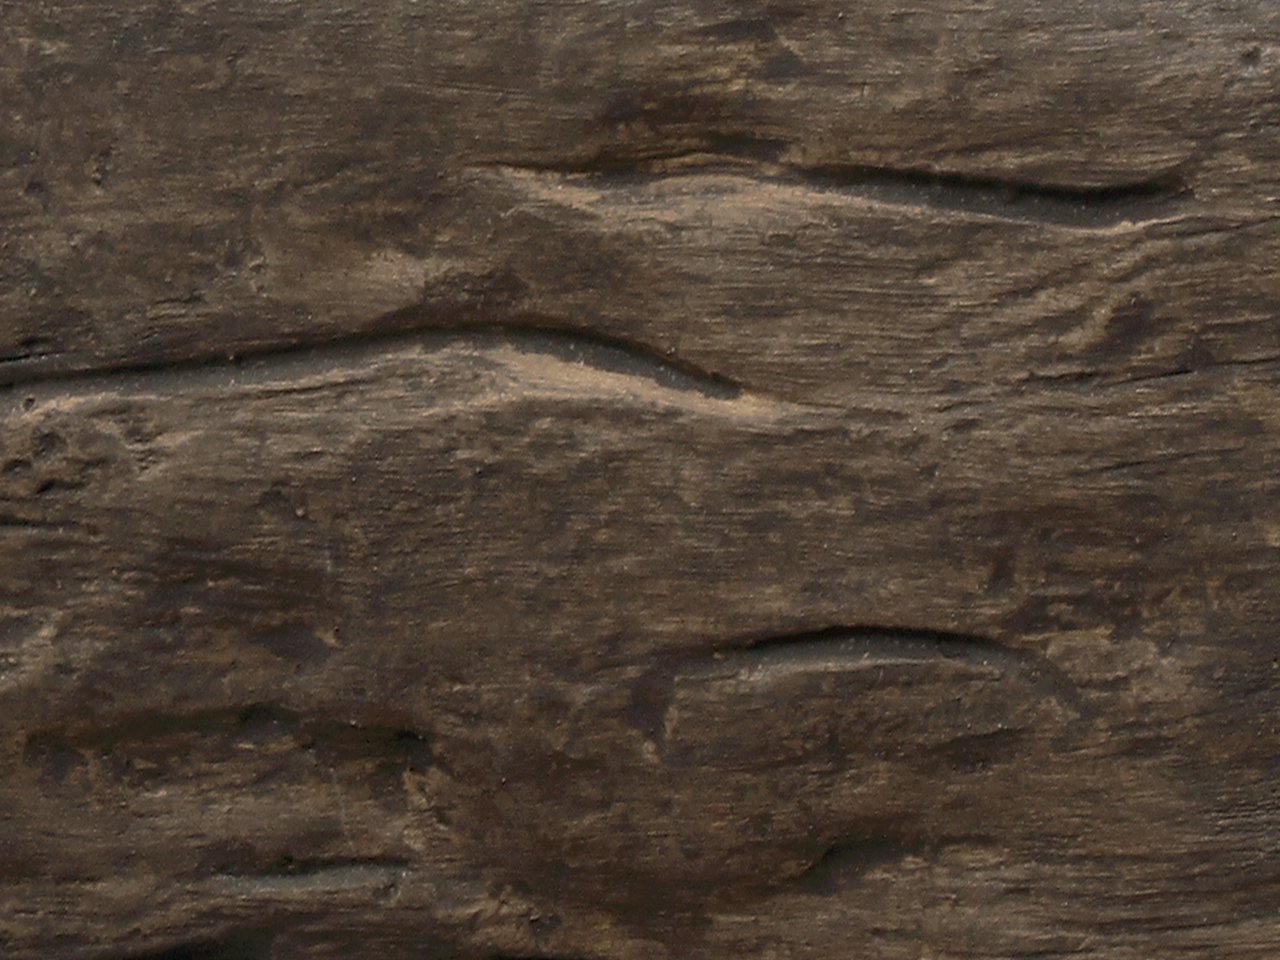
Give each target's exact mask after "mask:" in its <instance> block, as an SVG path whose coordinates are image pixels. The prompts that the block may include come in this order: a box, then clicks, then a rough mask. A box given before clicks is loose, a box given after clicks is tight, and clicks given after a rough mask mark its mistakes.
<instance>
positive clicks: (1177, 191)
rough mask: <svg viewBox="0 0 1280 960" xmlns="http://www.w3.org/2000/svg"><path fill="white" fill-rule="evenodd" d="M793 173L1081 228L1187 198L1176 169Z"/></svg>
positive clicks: (850, 168) (823, 183) (1148, 216)
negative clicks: (1034, 178) (1100, 178)
mask: <svg viewBox="0 0 1280 960" xmlns="http://www.w3.org/2000/svg"><path fill="white" fill-rule="evenodd" d="M796 172H797V173H798V174H799V175H800V177H801V178H802V179H804V180H805V181H806V182H808V183H810V184H812V185H814V186H817V187H826V188H828V189H842V190H852V191H854V192H857V193H859V194H862V195H866V196H870V197H873V198H875V199H879V200H884V201H887V202H890V203H895V202H896V203H903V204H912V205H920V206H931V207H939V208H941V209H946V210H959V211H964V212H970V213H983V214H989V215H992V216H998V217H1004V218H1007V219H1015V220H1041V221H1045V222H1048V223H1056V224H1060V225H1063V226H1074V227H1084V228H1089V227H1109V226H1112V225H1114V224H1117V223H1121V222H1123V221H1126V220H1128V221H1132V222H1135V223H1136V222H1142V221H1147V220H1158V219H1163V218H1165V217H1167V216H1169V215H1170V214H1171V213H1174V212H1176V209H1175V208H1176V207H1177V205H1178V202H1179V201H1181V200H1186V199H1190V198H1191V196H1192V194H1191V190H1190V188H1189V187H1188V186H1187V184H1186V183H1185V182H1184V181H1183V179H1182V177H1181V176H1180V175H1179V174H1177V173H1164V174H1159V175H1157V176H1153V177H1150V178H1148V179H1144V180H1138V181H1133V182H1130V183H1121V184H1109V185H1107V186H1101V187H1078V186H1068V185H1064V184H1044V183H1034V182H1030V181H1022V180H1009V179H1002V178H1000V177H986V176H969V175H962V174H955V173H938V172H933V171H927V170H912V169H894V168H889V167H873V166H861V165H856V164H850V165H846V166H817V167H807V168H803V169H797V170H796Z"/></svg>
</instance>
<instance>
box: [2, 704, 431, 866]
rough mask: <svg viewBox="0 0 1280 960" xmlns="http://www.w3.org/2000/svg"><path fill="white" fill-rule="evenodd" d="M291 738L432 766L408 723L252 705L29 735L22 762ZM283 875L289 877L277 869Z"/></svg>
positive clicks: (340, 751) (325, 748)
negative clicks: (203, 742) (314, 716)
mask: <svg viewBox="0 0 1280 960" xmlns="http://www.w3.org/2000/svg"><path fill="white" fill-rule="evenodd" d="M281 737H290V738H292V739H294V740H295V741H297V743H298V745H299V747H300V748H305V749H314V750H319V751H321V752H323V753H325V754H326V755H329V756H332V757H335V758H344V757H349V756H356V757H361V758H365V757H380V758H384V759H392V760H396V761H399V762H402V763H404V764H405V765H407V766H409V767H410V768H412V769H415V770H419V771H421V770H424V769H425V768H427V767H429V766H431V765H433V764H434V763H435V757H434V755H433V753H432V751H431V745H430V741H429V738H428V737H427V736H425V735H424V734H422V733H419V732H418V731H416V730H413V729H410V728H409V727H408V725H406V724H400V723H394V722H393V723H379V724H351V723H347V722H340V721H335V720H309V719H307V718H305V717H303V716H302V715H301V714H298V713H296V712H294V711H292V710H286V709H284V708H282V707H279V706H277V705H275V704H270V703H253V704H248V705H246V706H232V707H226V708H221V709H212V710H200V711H193V712H190V713H172V714H170V713H162V712H158V711H144V712H140V713H135V714H131V715H128V716H123V717H119V718H116V719H114V720H113V721H111V722H108V723H104V724H101V725H98V726H94V727H89V728H87V729H79V730H63V729H47V730H39V731H34V732H32V733H30V734H29V735H28V736H27V738H26V741H25V743H24V747H23V759H24V761H25V762H26V763H28V764H30V765H33V766H45V765H49V764H51V763H53V764H56V762H57V761H58V759H59V758H61V757H65V756H67V755H68V754H70V753H75V752H82V751H83V752H88V753H97V754H103V755H105V754H110V753H112V752H113V751H116V750H118V749H121V748H125V747H133V746H146V745H153V746H155V745H160V746H164V745H168V746H171V747H172V748H173V749H175V750H177V749H182V748H183V747H182V744H184V743H188V742H190V741H191V740H193V739H199V738H218V739H224V740H225V739H230V740H262V739H278V738H281ZM280 866H281V872H289V870H288V869H286V868H287V865H284V864H282V865H280Z"/></svg>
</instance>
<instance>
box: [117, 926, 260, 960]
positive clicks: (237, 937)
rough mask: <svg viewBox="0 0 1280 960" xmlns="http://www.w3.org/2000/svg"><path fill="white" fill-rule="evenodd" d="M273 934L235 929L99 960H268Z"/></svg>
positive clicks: (257, 930) (258, 930) (256, 930)
mask: <svg viewBox="0 0 1280 960" xmlns="http://www.w3.org/2000/svg"><path fill="white" fill-rule="evenodd" d="M275 938H276V933H275V932H274V931H271V930H263V929H254V930H236V931H232V932H230V933H227V934H224V935H223V936H220V937H208V938H202V939H199V940H188V941H184V942H181V943H177V944H174V945H172V946H168V947H162V948H161V949H158V950H148V951H146V952H144V953H107V954H102V955H100V958H101V960H270V957H271V946H272V943H273V941H274V940H275Z"/></svg>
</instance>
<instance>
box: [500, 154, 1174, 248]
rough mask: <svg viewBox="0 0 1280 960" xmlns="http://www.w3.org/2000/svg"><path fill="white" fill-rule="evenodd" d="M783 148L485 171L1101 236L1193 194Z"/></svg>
mask: <svg viewBox="0 0 1280 960" xmlns="http://www.w3.org/2000/svg"><path fill="white" fill-rule="evenodd" d="M786 147H787V145H786V144H785V143H783V142H781V141H777V140H770V139H753V138H749V137H740V136H708V137H706V138H704V140H703V141H702V142H699V143H698V144H696V145H694V146H683V147H681V148H679V149H677V150H671V151H668V152H666V153H661V152H658V151H656V150H655V151H650V152H640V153H636V154H633V155H630V156H622V155H615V154H610V153H602V154H599V155H596V156H594V157H592V158H589V159H586V160H578V161H572V160H569V161H513V162H504V163H496V164H492V166H497V167H506V168H509V169H513V170H525V171H530V172H536V173H545V174H555V175H561V176H570V175H576V176H592V177H598V178H600V179H604V180H612V181H615V182H620V183H629V182H633V181H634V180H636V179H637V178H647V179H654V178H659V177H668V176H672V175H678V174H679V175H689V174H696V173H713V172H724V171H731V172H737V173H740V174H744V175H748V176H754V177H758V178H764V179H778V180H782V181H787V180H790V181H792V182H800V183H804V184H806V185H808V186H810V187H813V188H816V189H823V190H840V191H842V192H846V193H854V194H857V195H860V196H865V197H868V198H870V199H875V200H880V201H882V202H886V203H894V204H902V205H906V206H926V207H937V208H939V209H944V210H957V211H962V212H967V213H977V214H984V215H988V216H996V217H1002V218H1005V219H1012V220H1038V221H1043V222H1047V223H1055V224H1060V225H1063V226H1071V227H1078V228H1084V229H1100V228H1105V227H1110V226H1113V225H1115V224H1117V223H1122V222H1124V221H1131V222H1135V223H1140V222H1145V221H1150V220H1160V219H1165V218H1168V217H1169V216H1171V215H1172V214H1174V213H1176V212H1178V210H1179V206H1180V204H1181V202H1182V201H1185V200H1188V199H1191V198H1192V196H1193V195H1192V191H1191V188H1190V186H1189V185H1188V184H1187V182H1186V181H1185V180H1184V179H1183V178H1182V176H1181V174H1180V173H1178V172H1176V171H1166V172H1162V173H1158V174H1155V175H1152V176H1150V177H1146V178H1142V179H1139V180H1134V181H1129V182H1125V183H1107V184H1102V185H1097V186H1083V185H1078V184H1070V183H1042V182H1036V181H1032V180H1020V179H1017V178H1007V177H1000V176H993V175H985V174H968V173H958V172H953V171H936V170H927V169H923V168H912V167H888V166H875V165H871V164H855V163H849V164H814V165H802V164H795V163H788V162H786V161H785V160H784V159H780V158H783V157H784V155H785V151H786Z"/></svg>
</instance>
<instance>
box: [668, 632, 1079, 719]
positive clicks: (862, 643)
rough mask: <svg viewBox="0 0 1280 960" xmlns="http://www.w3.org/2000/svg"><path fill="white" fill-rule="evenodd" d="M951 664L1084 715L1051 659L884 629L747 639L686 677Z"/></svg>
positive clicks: (957, 636) (982, 641)
mask: <svg viewBox="0 0 1280 960" xmlns="http://www.w3.org/2000/svg"><path fill="white" fill-rule="evenodd" d="M943 662H953V663H957V664H960V665H963V666H966V667H968V668H971V669H973V670H974V671H975V672H997V673H1003V672H1008V671H1016V672H1018V673H1019V674H1020V675H1022V676H1023V677H1024V678H1026V679H1027V680H1028V681H1029V682H1030V683H1031V684H1032V687H1033V689H1035V690H1036V691H1038V692H1039V693H1040V694H1041V695H1043V696H1046V697H1053V698H1055V699H1057V700H1058V701H1059V702H1061V703H1063V704H1065V705H1067V706H1069V707H1071V708H1072V709H1073V710H1075V711H1077V712H1079V713H1081V714H1083V713H1084V712H1085V711H1084V708H1083V704H1082V702H1081V699H1080V691H1079V689H1078V687H1077V686H1076V684H1075V683H1073V682H1072V681H1071V679H1070V678H1069V677H1067V676H1066V674H1064V673H1063V672H1062V671H1061V670H1060V669H1059V668H1058V667H1057V666H1055V665H1054V664H1053V663H1052V662H1051V661H1050V660H1049V659H1048V658H1046V657H1044V656H1042V655H1040V654H1038V653H1035V652H1034V651H1030V650H1022V649H1016V648H1013V647H1009V646H1006V645H1005V644H1002V643H999V642H997V641H995V640H992V639H990V638H989V637H982V636H977V635H974V634H963V633H948V632H945V631H938V630H925V629H917V628H904V627H885V626H870V625H859V626H833V627H827V628H824V629H821V630H814V631H808V632H804V633H794V634H783V635H778V636H767V637H758V638H753V639H746V640H743V641H741V642H738V643H728V644H724V645H722V646H720V647H719V648H718V649H717V651H716V653H715V659H714V660H713V661H711V662H710V663H708V662H707V661H706V660H705V659H703V660H701V661H699V663H698V665H697V666H694V665H692V664H690V665H689V666H690V667H693V669H692V670H691V672H689V673H686V674H685V675H686V676H699V675H701V676H707V677H711V676H719V675H730V674H734V673H738V672H740V671H744V670H767V669H769V668H771V667H782V668H790V669H795V668H800V669H803V668H806V667H820V666H826V665H830V666H836V667H849V668H857V667H860V666H875V665H878V664H889V663H898V664H906V665H910V664H921V665H928V664H930V663H943Z"/></svg>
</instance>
